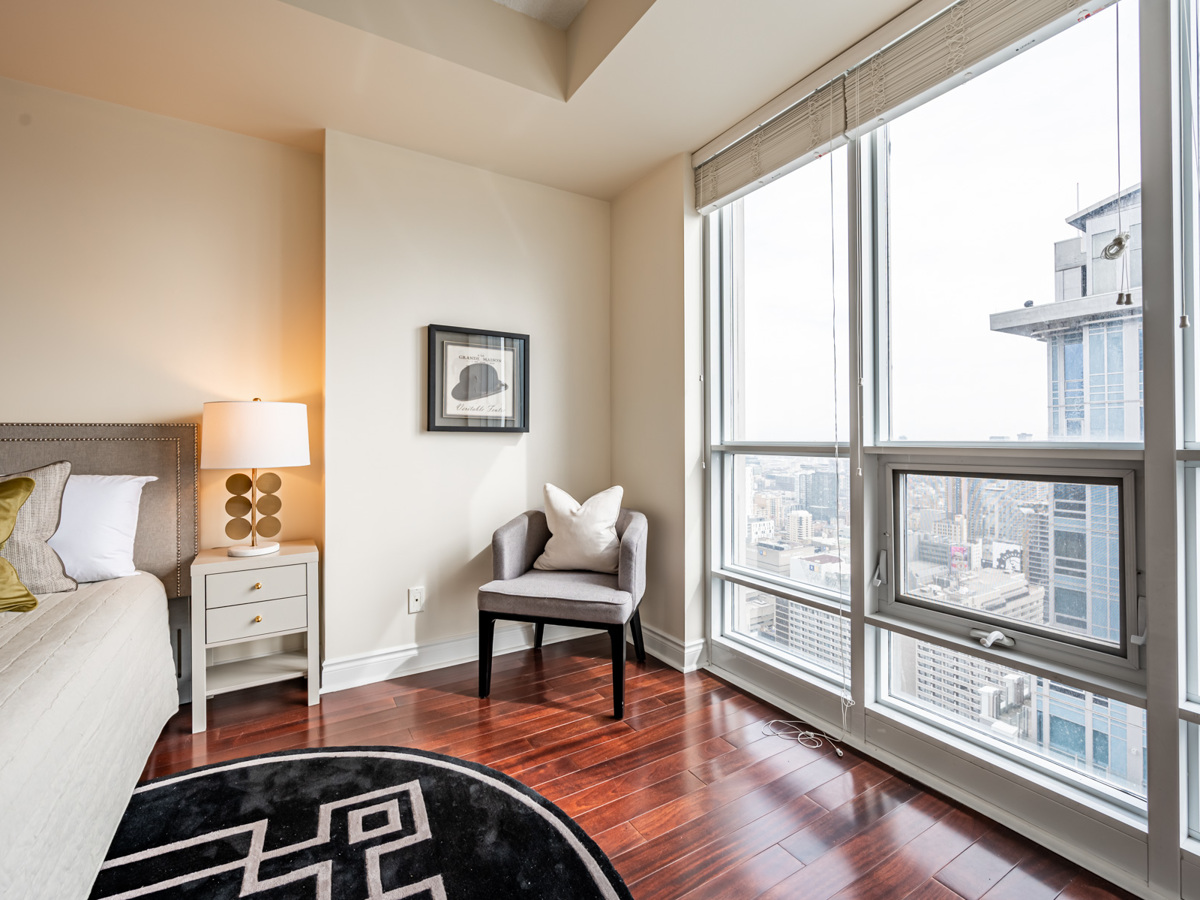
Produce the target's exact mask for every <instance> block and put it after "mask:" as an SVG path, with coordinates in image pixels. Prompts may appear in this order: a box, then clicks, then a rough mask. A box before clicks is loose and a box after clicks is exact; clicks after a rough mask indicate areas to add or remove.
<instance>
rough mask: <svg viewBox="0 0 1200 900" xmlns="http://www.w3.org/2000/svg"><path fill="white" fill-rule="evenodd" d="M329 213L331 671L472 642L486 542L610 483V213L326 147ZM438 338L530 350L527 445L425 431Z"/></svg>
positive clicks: (330, 142) (378, 154) (467, 172)
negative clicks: (552, 495) (452, 332)
mask: <svg viewBox="0 0 1200 900" xmlns="http://www.w3.org/2000/svg"><path fill="white" fill-rule="evenodd" d="M325 204H326V206H325V219H326V298H327V299H326V323H325V329H326V351H325V352H326V366H327V368H326V371H327V375H326V391H325V399H326V460H327V497H326V510H327V514H326V558H325V562H326V568H325V622H326V634H325V649H326V658H327V661H332V662H334V663H337V662H338V661H344V660H346V659H350V658H354V657H361V656H364V655H369V654H372V653H378V652H380V651H387V650H389V649H394V648H404V647H409V646H411V645H413V644H418V643H419V644H422V645H428V644H435V643H438V642H451V643H453V641H454V639H457V638H463V637H464V636H468V637H469V636H472V635H473V634H474V633H475V632H476V630H477V619H476V605H475V594H476V591H477V589H478V587H479V585H480V584H482V583H484V582H486V581H488V580H490V577H491V550H490V542H491V535H492V531H493V530H495V528H497V527H498V526H499V525H501V524H503V523H504V522H505V521H507V520H508V519H509V518H511V517H512V516H513V515H515V514H516V513H518V512H520V511H521V510H523V509H526V508H529V507H531V506H537V505H540V504H541V492H542V484H543V483H544V482H546V481H551V482H553V483H555V484H557V485H559V486H560V487H562V488H564V489H565V490H567V491H569V492H571V493H572V494H574V495H575V496H577V497H579V498H581V499H582V498H584V497H587V496H589V495H591V494H592V493H594V492H596V491H598V490H602V489H604V488H606V487H608V486H609V484H610V456H609V430H610V422H609V301H608V297H609V207H608V204H607V203H603V202H600V201H597V200H592V199H588V198H585V197H581V196H578V195H575V194H569V193H565V192H562V191H558V190H553V189H550V188H546V187H541V186H538V185H535V184H531V183H529V182H524V181H518V180H515V179H512V178H505V177H501V176H498V175H494V174H492V173H489V172H485V171H483V170H480V169H475V168H472V167H469V166H464V165H460V164H458V163H452V162H447V161H446V160H442V159H437V158H435V157H430V156H425V155H422V154H419V153H414V152H411V151H407V150H402V149H398V148H396V147H392V146H388V145H385V144H380V143H376V142H374V141H369V140H365V139H362V138H356V137H352V136H350V135H345V134H339V133H332V132H331V133H328V134H327V135H326V146H325ZM430 323H436V324H440V325H457V326H464V327H472V328H483V329H490V330H496V331H513V332H520V333H525V334H529V335H530V362H531V379H530V380H531V389H530V397H531V401H530V416H531V418H530V427H531V430H530V433H529V434H524V435H518V434H457V433H441V432H438V433H431V432H428V431H426V429H425V391H426V359H425V356H426V354H425V342H426V339H427V338H426V326H428V325H429V324H430ZM414 585H422V586H424V587H425V589H426V597H427V611H426V612H424V613H422V614H420V615H409V614H408V612H407V603H406V597H405V595H406V590H407V588H408V587H410V586H414ZM471 640H473V638H471ZM455 646H459V647H461V649H462V651H463V654H464V655H465V654H466V652H467V651H468V650H469V653H470V658H474V647H473V645H472V644H470V643H463V644H461V645H455ZM456 652H457V651H456Z"/></svg>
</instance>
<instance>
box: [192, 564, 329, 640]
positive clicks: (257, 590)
mask: <svg viewBox="0 0 1200 900" xmlns="http://www.w3.org/2000/svg"><path fill="white" fill-rule="evenodd" d="M307 593H308V566H306V565H304V564H303V563H300V564H297V565H294V566H272V567H271V568H263V569H243V570H242V571H240V572H222V573H221V574H219V575H206V576H205V577H204V601H205V607H206V608H207V609H217V608H218V607H222V606H234V605H235V604H239V603H257V602H258V601H260V600H278V599H279V598H280V597H296V596H299V595H301V594H307ZM209 640H212V638H209Z"/></svg>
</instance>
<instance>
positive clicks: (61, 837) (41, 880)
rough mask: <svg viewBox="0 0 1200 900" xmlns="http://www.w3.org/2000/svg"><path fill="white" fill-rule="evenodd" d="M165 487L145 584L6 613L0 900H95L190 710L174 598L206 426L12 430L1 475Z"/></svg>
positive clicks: (188, 544) (140, 538)
mask: <svg viewBox="0 0 1200 900" xmlns="http://www.w3.org/2000/svg"><path fill="white" fill-rule="evenodd" d="M64 459H65V460H70V461H71V464H72V467H71V474H73V475H75V474H96V475H134V474H136V475H154V476H156V477H157V479H158V480H157V481H153V482H150V483H148V484H146V485H145V486H144V488H143V490H142V496H141V502H140V508H139V513H138V525H137V533H136V538H135V544H134V547H135V549H134V563H135V565H136V566H137V569H138V571H139V574H136V575H132V576H129V577H125V578H116V579H113V580H110V581H100V582H95V583H92V584H81V585H80V586H79V588H78V589H77V590H76V591H71V592H63V593H52V594H47V595H39V596H38V601H39V602H38V606H37V608H36V609H34V610H32V611H30V612H0V897H5V898H23V897H54V898H72V897H86V896H87V895H88V893H89V891H90V889H91V885H92V882H93V880H94V879H95V875H96V872H97V871H98V870H99V868H100V864H101V862H102V861H103V859H104V854H105V851H106V850H107V849H108V845H109V842H110V841H111V839H112V836H113V834H114V832H115V831H116V828H117V824H118V823H119V822H120V819H121V815H122V813H123V812H124V810H125V806H126V804H127V802H128V800H129V796H130V794H131V792H132V791H133V788H134V786H135V785H136V783H137V780H138V777H139V776H140V774H141V772H142V769H143V767H144V765H145V762H146V759H147V757H148V756H149V754H150V751H151V750H152V748H153V746H154V742H155V740H156V739H157V737H158V735H159V733H160V732H161V730H162V727H163V725H164V724H165V723H166V721H167V719H169V718H170V717H171V715H172V714H173V713H174V712H175V711H176V710H177V709H178V706H179V694H178V690H177V675H178V674H179V665H180V663H179V660H178V658H177V657H176V654H175V652H174V649H173V647H172V639H171V632H170V630H169V627H168V618H167V603H168V598H177V597H186V596H187V595H188V594H190V582H189V577H188V570H189V565H190V563H191V560H192V557H193V556H194V555H195V551H196V542H197V541H196V427H195V426H194V425H0V473H13V472H19V471H24V470H27V469H30V468H34V467H36V466H40V465H45V464H47V463H51V462H55V461H58V460H64Z"/></svg>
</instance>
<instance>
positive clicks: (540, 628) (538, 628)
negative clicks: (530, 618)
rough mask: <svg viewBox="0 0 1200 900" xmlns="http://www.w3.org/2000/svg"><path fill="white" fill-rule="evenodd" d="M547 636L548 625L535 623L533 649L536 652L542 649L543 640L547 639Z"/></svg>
mask: <svg viewBox="0 0 1200 900" xmlns="http://www.w3.org/2000/svg"><path fill="white" fill-rule="evenodd" d="M545 635H546V623H545V622H534V623H533V649H534V650H541V649H542V638H543V637H545Z"/></svg>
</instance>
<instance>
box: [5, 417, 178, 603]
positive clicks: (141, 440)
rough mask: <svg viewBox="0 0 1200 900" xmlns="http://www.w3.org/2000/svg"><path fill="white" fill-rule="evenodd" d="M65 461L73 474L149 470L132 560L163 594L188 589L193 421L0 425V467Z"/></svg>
mask: <svg viewBox="0 0 1200 900" xmlns="http://www.w3.org/2000/svg"><path fill="white" fill-rule="evenodd" d="M60 459H67V460H70V461H71V472H72V473H73V474H76V475H156V476H158V481H152V482H150V483H149V484H147V485H146V486H145V488H143V489H142V505H141V510H140V512H139V514H138V529H137V538H136V540H135V543H134V554H133V560H134V563H136V564H137V567H138V568H139V569H141V570H142V571H144V572H150V573H151V574H153V575H157V576H158V578H159V579H160V580H161V581H162V583H163V584H164V585H165V586H166V588H167V596H168V597H186V596H189V595H190V594H191V576H190V566H191V563H192V559H193V557H195V555H196V546H197V542H198V538H197V530H196V529H197V518H196V480H197V479H196V461H197V460H196V426H195V425H192V424H185V425H110V424H97V425H83V424H53V425H51V424H46V425H41V424H20V425H12V424H0V473H4V474H8V473H11V472H21V471H24V470H25V469H32V468H34V467H35V466H42V465H45V464H46V463H52V462H57V461H58V460H60Z"/></svg>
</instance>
